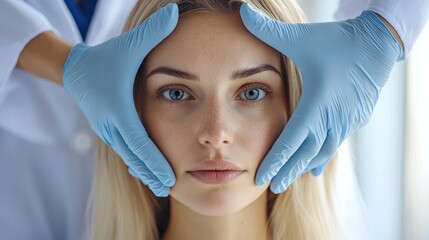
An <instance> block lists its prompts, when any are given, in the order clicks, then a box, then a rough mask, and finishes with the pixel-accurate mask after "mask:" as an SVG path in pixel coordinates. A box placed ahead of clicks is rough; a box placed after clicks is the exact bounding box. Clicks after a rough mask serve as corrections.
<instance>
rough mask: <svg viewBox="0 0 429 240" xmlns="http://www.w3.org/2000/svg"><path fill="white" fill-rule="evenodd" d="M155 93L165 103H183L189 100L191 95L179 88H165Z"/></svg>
mask: <svg viewBox="0 0 429 240" xmlns="http://www.w3.org/2000/svg"><path fill="white" fill-rule="evenodd" d="M157 92H158V93H157V95H158V96H160V97H162V98H164V99H165V100H167V101H184V100H188V99H190V98H191V94H189V93H188V92H187V91H186V90H185V89H184V88H183V87H181V86H165V87H162V88H160V89H159V90H158V91H157Z"/></svg>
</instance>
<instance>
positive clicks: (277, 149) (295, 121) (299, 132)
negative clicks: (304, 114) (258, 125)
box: [255, 109, 308, 185]
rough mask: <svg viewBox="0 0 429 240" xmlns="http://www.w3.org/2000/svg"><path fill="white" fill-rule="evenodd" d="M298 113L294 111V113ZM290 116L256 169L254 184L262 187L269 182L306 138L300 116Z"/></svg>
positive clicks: (306, 134)
mask: <svg viewBox="0 0 429 240" xmlns="http://www.w3.org/2000/svg"><path fill="white" fill-rule="evenodd" d="M297 112H298V109H297V111H295V113H297ZM295 113H294V114H292V117H291V118H290V120H289V122H288V123H287V124H286V126H285V128H284V129H283V131H282V133H281V134H280V136H279V137H278V139H277V140H276V142H275V143H274V145H273V146H272V148H271V149H270V151H269V152H268V153H267V155H266V156H265V158H264V159H263V161H262V162H261V165H260V166H259V168H258V172H257V174H256V179H255V182H256V184H257V185H263V184H265V183H266V182H268V181H270V180H271V179H272V178H273V177H274V176H275V175H276V174H277V172H278V171H279V170H280V169H281V168H282V167H283V165H284V164H285V163H286V162H287V161H288V160H289V158H290V157H291V156H292V155H293V154H294V153H295V151H296V150H297V149H298V148H299V147H300V146H301V144H302V143H303V142H304V140H305V139H306V137H307V136H308V128H307V126H306V125H305V123H304V122H303V121H302V119H301V116H300V114H299V113H298V114H295Z"/></svg>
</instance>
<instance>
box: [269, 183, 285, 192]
mask: <svg viewBox="0 0 429 240" xmlns="http://www.w3.org/2000/svg"><path fill="white" fill-rule="evenodd" d="M286 189H287V186H283V185H282V184H277V185H276V184H274V183H271V186H270V190H271V192H273V193H274V194H280V193H282V192H284V191H286Z"/></svg>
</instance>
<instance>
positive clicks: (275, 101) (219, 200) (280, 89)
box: [138, 12, 287, 216]
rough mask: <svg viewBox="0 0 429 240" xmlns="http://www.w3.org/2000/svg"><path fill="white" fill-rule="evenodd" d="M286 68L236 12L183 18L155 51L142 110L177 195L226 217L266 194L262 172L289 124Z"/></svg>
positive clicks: (193, 205) (186, 202) (210, 213)
mask: <svg viewBox="0 0 429 240" xmlns="http://www.w3.org/2000/svg"><path fill="white" fill-rule="evenodd" d="M280 66H281V65H280V55H279V53H278V52H276V51H275V50H274V49H272V48H271V47H269V46H268V45H266V44H264V43H262V42H261V41H259V40H258V39H256V38H255V37H254V36H252V35H251V34H250V33H249V32H248V31H247V30H246V29H245V27H244V25H243V24H242V22H241V19H240V16H239V15H238V14H232V13H230V14H222V13H214V12H200V13H194V14H190V15H186V16H184V17H181V18H180V20H179V23H178V26H177V28H176V29H175V30H174V32H173V33H172V34H171V35H170V36H169V37H168V38H167V39H165V40H164V41H163V42H162V43H161V44H160V45H158V46H157V47H156V48H155V49H154V50H152V52H151V53H150V54H149V56H148V57H147V58H146V60H145V66H144V76H145V78H144V80H143V82H142V88H141V89H140V92H139V96H138V97H139V98H140V100H141V103H142V104H141V105H142V106H139V107H141V109H138V111H142V112H143V114H142V121H143V124H144V126H145V127H146V129H147V131H148V133H149V135H150V137H151V138H152V139H153V141H154V142H155V143H156V145H157V146H158V147H159V149H160V150H161V152H162V153H163V154H164V156H165V157H166V158H167V159H168V161H169V162H170V164H171V166H172V168H173V170H174V172H175V175H176V179H177V181H176V184H175V185H174V186H173V187H172V189H171V197H173V198H175V199H176V200H177V201H179V202H180V203H182V204H183V205H185V206H187V207H188V208H190V209H192V210H194V211H195V212H197V213H200V214H203V215H208V216H221V215H227V214H231V213H235V212H237V211H239V210H241V209H243V208H245V207H246V206H248V205H249V204H250V203H252V202H253V201H255V200H256V199H257V198H258V197H260V196H261V195H262V194H263V193H264V192H265V190H266V189H267V188H268V184H266V185H264V186H256V185H255V183H254V179H255V175H256V171H257V169H258V166H259V164H260V162H261V160H262V159H263V157H264V156H265V154H266V153H267V152H268V150H269V149H270V147H271V145H272V144H273V143H274V141H275V139H276V138H277V137H278V135H279V134H280V132H281V130H282V129H283V127H284V125H285V124H286V121H287V109H286V106H287V105H286V101H287V100H286V93H285V87H284V83H283V80H282V76H281V67H280Z"/></svg>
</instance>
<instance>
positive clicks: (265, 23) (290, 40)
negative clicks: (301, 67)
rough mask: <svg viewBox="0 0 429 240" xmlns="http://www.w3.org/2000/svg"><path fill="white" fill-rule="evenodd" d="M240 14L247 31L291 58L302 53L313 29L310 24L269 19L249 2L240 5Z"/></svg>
mask: <svg viewBox="0 0 429 240" xmlns="http://www.w3.org/2000/svg"><path fill="white" fill-rule="evenodd" d="M240 15H241V19H242V21H243V23H244V26H245V27H246V28H247V30H249V32H251V33H252V34H253V35H254V36H255V37H257V38H259V39H260V40H262V41H263V42H265V43H266V44H268V45H270V46H271V47H273V48H275V49H277V50H278V51H280V52H281V53H283V54H284V55H286V56H288V57H290V58H292V60H294V58H295V57H297V56H299V55H298V53H299V52H300V53H301V55H302V51H305V49H306V48H305V47H304V46H303V43H306V42H309V41H306V40H307V39H308V38H309V36H310V31H311V30H312V29H313V28H312V25H311V24H303V23H293V24H287V23H283V22H280V21H277V20H274V19H271V18H269V17H268V16H266V15H264V14H262V13H261V12H259V11H257V10H256V9H254V8H252V7H251V6H250V4H249V3H244V4H242V5H241V7H240ZM298 44H299V46H298Z"/></svg>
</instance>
